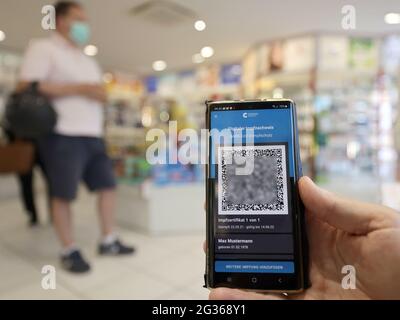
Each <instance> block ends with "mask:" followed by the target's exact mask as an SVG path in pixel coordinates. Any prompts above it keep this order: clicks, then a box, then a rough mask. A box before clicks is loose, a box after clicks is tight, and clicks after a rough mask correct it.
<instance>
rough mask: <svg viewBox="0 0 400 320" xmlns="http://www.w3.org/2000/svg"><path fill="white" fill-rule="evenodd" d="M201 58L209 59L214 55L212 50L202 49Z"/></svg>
mask: <svg viewBox="0 0 400 320" xmlns="http://www.w3.org/2000/svg"><path fill="white" fill-rule="evenodd" d="M200 53H201V56H202V57H203V58H210V57H212V56H213V54H214V49H213V48H211V47H203V48H202V49H201V51H200Z"/></svg>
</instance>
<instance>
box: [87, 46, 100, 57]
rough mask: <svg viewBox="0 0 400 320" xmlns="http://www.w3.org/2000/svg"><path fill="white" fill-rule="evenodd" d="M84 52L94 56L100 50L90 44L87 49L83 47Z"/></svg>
mask: <svg viewBox="0 0 400 320" xmlns="http://www.w3.org/2000/svg"><path fill="white" fill-rule="evenodd" d="M83 52H84V53H85V54H86V55H87V56H89V57H94V56H95V55H96V54H97V53H98V52H99V50H98V49H97V47H96V46H94V45H92V44H89V45H87V46H86V47H85V49H83Z"/></svg>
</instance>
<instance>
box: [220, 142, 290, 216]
mask: <svg viewBox="0 0 400 320" xmlns="http://www.w3.org/2000/svg"><path fill="white" fill-rule="evenodd" d="M235 156H239V157H244V158H245V159H246V161H254V169H253V171H252V172H251V173H250V174H248V175H237V172H236V168H237V167H243V166H244V164H243V163H241V164H237V163H235ZM253 157H254V158H253ZM252 158H253V159H252ZM286 172H287V170H286V145H260V146H257V145H256V146H219V147H218V214H262V215H267V214H268V215H285V214H288V213H289V211H288V191H287V173H286Z"/></svg>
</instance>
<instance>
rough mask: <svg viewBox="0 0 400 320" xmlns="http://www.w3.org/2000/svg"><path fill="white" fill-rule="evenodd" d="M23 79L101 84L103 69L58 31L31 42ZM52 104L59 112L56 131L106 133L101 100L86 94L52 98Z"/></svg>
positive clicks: (88, 133)
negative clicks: (90, 97)
mask: <svg viewBox="0 0 400 320" xmlns="http://www.w3.org/2000/svg"><path fill="white" fill-rule="evenodd" d="M20 79H21V80H22V81H43V82H51V83H59V84H79V83H82V84H83V83H86V84H87V83H92V84H100V83H101V70H100V68H99V66H98V64H97V63H96V61H95V60H94V59H92V58H90V57H88V56H86V55H85V54H84V53H83V52H82V50H81V49H79V48H76V47H74V46H72V45H71V44H70V43H68V42H67V41H66V40H65V39H64V38H63V37H62V36H61V35H59V34H57V33H56V32H55V33H54V34H53V35H52V36H50V37H49V38H46V39H37V40H32V41H31V42H30V44H29V47H28V50H27V52H26V54H25V58H24V60H23V63H22V67H21V71H20ZM53 105H54V108H55V109H56V112H57V114H58V121H57V125H56V128H55V132H56V133H59V134H62V135H67V136H84V137H101V136H102V135H103V121H104V112H103V106H102V104H101V103H99V102H98V101H95V100H92V99H88V98H86V97H84V96H65V97H60V98H55V99H53Z"/></svg>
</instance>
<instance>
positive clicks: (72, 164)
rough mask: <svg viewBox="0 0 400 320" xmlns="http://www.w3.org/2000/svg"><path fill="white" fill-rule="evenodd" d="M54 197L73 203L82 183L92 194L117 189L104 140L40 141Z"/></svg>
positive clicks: (58, 137)
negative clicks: (82, 182)
mask: <svg viewBox="0 0 400 320" xmlns="http://www.w3.org/2000/svg"><path fill="white" fill-rule="evenodd" d="M39 153H40V156H41V158H42V161H43V165H44V168H45V171H46V174H47V179H48V183H49V192H50V196H51V197H55V198H60V199H63V200H67V201H71V200H73V199H75V198H76V194H77V190H78V186H79V183H80V182H81V181H84V182H85V184H86V186H87V187H88V189H89V190H90V191H99V190H107V189H114V188H115V186H116V183H115V177H114V173H113V168H112V163H111V160H110V158H109V157H108V156H107V153H106V148H105V144H104V141H103V139H101V138H94V137H75V136H64V135H59V134H51V135H49V136H46V137H44V138H42V139H40V140H39Z"/></svg>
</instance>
